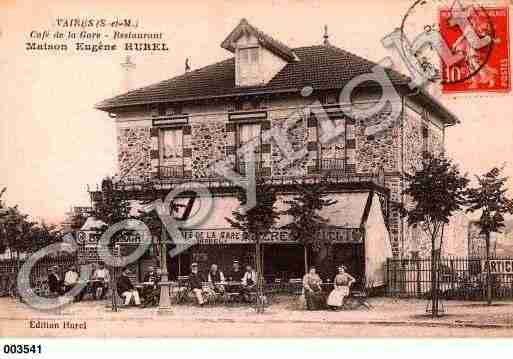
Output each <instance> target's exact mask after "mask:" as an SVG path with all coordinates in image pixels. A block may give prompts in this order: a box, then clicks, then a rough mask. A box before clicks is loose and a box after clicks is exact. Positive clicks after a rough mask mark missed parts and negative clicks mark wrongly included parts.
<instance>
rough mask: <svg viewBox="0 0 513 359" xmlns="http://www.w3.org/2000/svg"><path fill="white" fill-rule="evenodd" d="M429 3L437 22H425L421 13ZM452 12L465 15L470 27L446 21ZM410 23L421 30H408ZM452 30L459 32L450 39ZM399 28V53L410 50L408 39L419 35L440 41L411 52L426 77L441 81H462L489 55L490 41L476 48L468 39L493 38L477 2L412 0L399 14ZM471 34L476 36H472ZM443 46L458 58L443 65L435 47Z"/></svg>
mask: <svg viewBox="0 0 513 359" xmlns="http://www.w3.org/2000/svg"><path fill="white" fill-rule="evenodd" d="M444 3H445V4H444ZM429 7H431V10H432V12H433V11H436V15H437V20H438V23H432V24H426V23H425V22H426V20H425V18H423V15H425V14H426V13H429ZM419 14H420V16H419ZM463 14H464V15H463ZM456 16H465V17H466V19H467V20H468V21H465V22H466V24H468V25H469V26H470V27H468V26H467V27H465V28H464V29H463V30H462V29H461V26H458V25H457V24H454V23H453V24H450V23H449V20H450V19H452V18H454V17H456ZM410 24H414V25H415V26H417V27H418V26H420V27H421V29H422V30H419V31H417V32H416V33H412V29H411V28H410V26H409V25H410ZM415 26H412V27H415ZM456 31H457V32H458V35H459V36H458V37H457V39H456V40H454V36H455V35H454V34H455V33H456ZM400 32H401V51H403V53H406V52H412V46H411V44H412V42H411V41H412V40H413V41H415V40H416V39H417V38H419V37H421V36H424V38H428V37H430V38H431V39H436V38H439V39H440V42H442V43H441V44H436V45H435V46H433V44H432V43H431V45H430V46H424V47H422V48H421V49H419V50H418V51H417V52H414V54H413V55H414V57H415V59H416V60H417V61H418V64H415V66H416V67H417V68H418V67H420V69H419V70H420V71H422V72H423V74H424V76H425V77H426V78H427V80H429V81H430V82H440V83H441V84H444V85H445V84H454V83H460V82H465V81H467V80H468V79H470V78H472V77H473V76H475V75H476V74H477V73H479V72H480V71H481V70H482V69H483V68H484V67H485V65H486V64H487V62H488V60H489V59H490V56H491V53H492V50H493V46H494V41H489V42H488V43H487V44H486V45H485V46H481V47H480V48H477V49H476V48H475V47H476V46H474V43H473V42H472V40H476V39H486V38H487V37H489V38H490V39H494V38H495V29H494V25H493V22H492V21H491V18H490V16H489V14H488V13H487V11H486V9H485V8H484V7H483V6H481V5H478V4H472V5H466V6H463V5H461V3H460V2H459V1H458V0H451V1H446V0H442V1H440V0H416V1H415V2H414V3H413V4H412V5H411V6H410V7H409V8H408V10H407V11H406V14H405V15H404V16H403V18H402V20H401V27H400ZM474 34H475V35H477V38H476V37H475V36H473V35H474ZM435 35H436V36H435ZM449 35H451V36H449ZM472 36H473V37H472ZM440 46H441V47H440ZM443 47H445V48H446V49H448V50H450V51H451V55H454V56H457V57H458V58H459V59H460V60H459V61H457V62H456V63H453V64H450V65H447V64H446V63H445V62H444V59H443V57H442V56H440V54H439V53H437V49H439V48H443ZM436 64H438V65H436Z"/></svg>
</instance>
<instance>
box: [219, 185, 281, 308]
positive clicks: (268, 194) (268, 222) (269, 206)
mask: <svg viewBox="0 0 513 359" xmlns="http://www.w3.org/2000/svg"><path fill="white" fill-rule="evenodd" d="M237 198H238V200H239V202H240V204H241V205H243V206H245V205H247V202H248V199H247V194H246V193H245V192H243V191H239V192H238V193H237ZM255 198H256V203H255V205H254V206H253V207H252V208H250V209H247V210H246V209H245V208H239V209H237V210H235V211H233V212H232V216H233V218H226V220H227V221H228V222H229V223H230V225H231V226H232V227H233V228H237V229H240V230H241V231H242V233H243V235H246V236H254V238H255V249H256V250H255V261H256V273H257V306H256V309H257V312H258V313H263V311H264V305H265V304H264V303H265V298H264V295H263V273H262V272H263V268H262V267H263V266H262V255H261V244H260V239H261V238H264V237H265V236H266V235H268V234H270V232H271V228H272V227H273V225H274V224H275V222H276V221H277V220H278V218H279V216H280V214H279V212H278V211H276V210H275V209H274V203H275V202H276V199H277V193H276V189H275V188H273V187H272V186H270V185H266V184H263V183H262V182H261V181H259V180H257V181H256V184H255Z"/></svg>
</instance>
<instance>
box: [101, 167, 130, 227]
mask: <svg viewBox="0 0 513 359" xmlns="http://www.w3.org/2000/svg"><path fill="white" fill-rule="evenodd" d="M130 210H131V206H130V202H129V201H127V200H126V199H124V197H123V195H122V192H121V191H116V190H115V189H114V184H113V183H112V180H111V179H110V178H109V177H106V178H104V179H103V181H102V193H101V198H100V200H99V201H98V202H97V203H96V204H95V207H94V210H93V214H94V216H95V217H96V218H97V219H99V220H101V221H103V222H105V223H106V225H107V226H110V225H113V224H115V223H117V222H120V221H123V220H125V219H128V218H129V217H130ZM102 229H106V228H102Z"/></svg>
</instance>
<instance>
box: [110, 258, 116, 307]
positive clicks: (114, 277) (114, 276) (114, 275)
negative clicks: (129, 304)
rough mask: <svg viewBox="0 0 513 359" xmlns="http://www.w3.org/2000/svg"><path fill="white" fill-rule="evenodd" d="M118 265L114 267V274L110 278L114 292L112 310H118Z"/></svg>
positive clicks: (112, 291)
mask: <svg viewBox="0 0 513 359" xmlns="http://www.w3.org/2000/svg"><path fill="white" fill-rule="evenodd" d="M116 269H117V267H112V276H111V278H110V286H111V288H112V289H111V293H112V297H111V300H112V311H113V312H117V311H118V300H117V297H118V296H117V294H118V288H117V285H118V283H117V282H118V278H117V270H116Z"/></svg>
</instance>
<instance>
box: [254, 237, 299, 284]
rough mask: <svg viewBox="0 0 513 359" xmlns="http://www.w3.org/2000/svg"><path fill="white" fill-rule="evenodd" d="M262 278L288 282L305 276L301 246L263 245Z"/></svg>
mask: <svg viewBox="0 0 513 359" xmlns="http://www.w3.org/2000/svg"><path fill="white" fill-rule="evenodd" d="M262 248H263V261H264V278H265V280H266V281H267V282H274V281H275V280H276V279H279V280H281V281H288V280H289V279H290V278H302V277H303V275H304V274H305V250H304V246H303V245H302V244H297V243H293V244H289V243H287V244H284V243H280V244H263V245H262Z"/></svg>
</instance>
